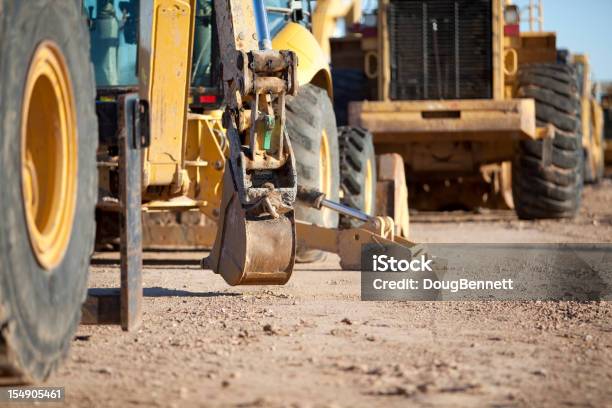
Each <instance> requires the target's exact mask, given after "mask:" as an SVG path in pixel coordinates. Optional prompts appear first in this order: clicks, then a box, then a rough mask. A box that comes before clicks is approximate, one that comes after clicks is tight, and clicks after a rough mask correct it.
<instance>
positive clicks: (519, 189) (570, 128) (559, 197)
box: [512, 63, 584, 219]
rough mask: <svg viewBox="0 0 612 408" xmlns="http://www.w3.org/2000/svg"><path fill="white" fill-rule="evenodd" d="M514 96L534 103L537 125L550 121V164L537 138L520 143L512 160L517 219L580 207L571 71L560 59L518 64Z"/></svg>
mask: <svg viewBox="0 0 612 408" xmlns="http://www.w3.org/2000/svg"><path fill="white" fill-rule="evenodd" d="M518 95H519V96H520V97H525V98H533V99H535V102H536V119H537V124H538V126H546V125H547V124H552V125H553V126H554V127H555V137H554V139H553V141H552V152H551V160H550V164H548V165H547V166H545V165H543V162H542V156H543V148H544V147H543V146H544V142H542V141H541V140H537V141H533V140H529V141H523V142H520V144H519V147H518V152H517V155H516V157H515V160H514V162H513V165H512V195H513V199H514V206H515V210H516V212H517V214H518V216H519V217H520V218H523V219H538V218H570V217H573V216H575V215H576V213H577V212H578V210H579V208H580V203H581V197H582V190H583V160H584V157H583V152H582V139H581V132H580V131H579V125H580V116H579V104H580V99H579V94H578V86H577V76H576V72H575V70H574V69H573V68H572V67H571V66H569V65H567V64H563V63H558V64H553V63H551V64H531V65H526V66H523V67H521V69H520V72H519V89H518Z"/></svg>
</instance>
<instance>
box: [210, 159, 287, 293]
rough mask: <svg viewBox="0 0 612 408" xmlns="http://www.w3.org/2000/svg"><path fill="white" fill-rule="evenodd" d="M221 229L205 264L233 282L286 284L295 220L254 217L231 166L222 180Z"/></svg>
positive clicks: (280, 216) (267, 216) (280, 217)
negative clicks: (237, 186)
mask: <svg viewBox="0 0 612 408" xmlns="http://www.w3.org/2000/svg"><path fill="white" fill-rule="evenodd" d="M223 186H224V187H223V198H222V203H221V215H220V220H219V221H220V222H219V225H220V228H219V229H217V239H216V240H215V245H214V247H213V249H212V251H211V254H210V257H209V258H206V259H205V260H204V261H205V263H204V266H205V267H207V268H210V269H212V270H213V271H215V272H216V273H219V274H220V275H221V276H222V277H223V279H225V281H226V282H227V283H228V284H230V285H283V284H285V283H287V281H288V280H289V278H290V277H291V272H292V271H293V265H294V263H295V239H296V238H295V219H294V212H293V210H290V211H288V212H286V213H284V214H282V215H279V216H278V217H277V218H274V217H273V216H271V215H269V214H264V215H258V216H253V215H250V214H249V212H248V211H246V210H245V208H244V207H243V206H242V204H241V202H240V198H239V196H238V193H237V189H236V187H235V185H234V181H233V179H232V172H231V170H230V169H228V170H226V172H225V175H224V182H223Z"/></svg>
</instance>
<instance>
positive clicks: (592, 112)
mask: <svg viewBox="0 0 612 408" xmlns="http://www.w3.org/2000/svg"><path fill="white" fill-rule="evenodd" d="M570 60H571V63H572V64H573V65H574V67H575V68H576V72H577V74H578V92H579V93H580V121H581V128H580V132H581V133H582V148H583V150H584V153H585V155H584V181H585V182H586V183H597V182H599V180H601V178H602V177H603V175H604V167H605V162H604V160H605V159H604V123H603V122H604V114H603V109H602V107H601V105H600V104H599V101H598V100H597V98H598V95H597V84H596V83H595V82H593V78H592V77H593V74H592V71H591V64H590V63H589V58H588V56H586V55H584V54H575V55H572V56H571V58H570Z"/></svg>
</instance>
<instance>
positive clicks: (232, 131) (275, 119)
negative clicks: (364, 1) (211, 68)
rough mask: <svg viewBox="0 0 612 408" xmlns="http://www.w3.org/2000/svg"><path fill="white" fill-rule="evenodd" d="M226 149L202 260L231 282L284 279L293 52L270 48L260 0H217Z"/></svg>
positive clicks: (292, 239) (291, 196)
mask: <svg viewBox="0 0 612 408" xmlns="http://www.w3.org/2000/svg"><path fill="white" fill-rule="evenodd" d="M215 9H216V19H217V27H218V34H219V46H220V51H221V52H220V54H221V63H222V67H223V78H222V80H223V88H224V98H225V102H226V108H225V112H224V114H223V126H224V127H225V129H226V130H227V138H228V140H229V143H230V155H229V159H228V163H227V164H228V165H227V167H226V171H225V175H224V180H223V195H222V203H221V211H220V217H219V227H218V231H217V238H216V241H215V245H214V247H213V250H212V252H211V255H210V257H209V258H207V259H206V262H205V264H206V265H207V266H208V267H210V268H211V269H213V271H215V272H216V273H219V274H221V275H222V276H223V278H224V279H225V280H226V281H227V282H228V283H229V284H230V285H239V284H243V285H244V284H284V283H285V282H287V280H289V278H290V276H291V272H292V270H293V265H294V262H295V246H296V234H295V218H294V209H293V204H294V202H295V198H296V188H297V178H296V171H295V160H294V157H293V151H292V149H291V144H290V142H289V137H288V136H287V133H286V130H285V96H286V95H295V93H296V92H297V87H298V84H297V79H296V75H297V69H296V68H297V58H296V56H295V54H294V53H293V52H291V51H275V50H272V49H271V43H270V33H269V31H268V27H267V21H266V14H265V13H266V12H265V8H264V4H263V0H253V1H244V0H215Z"/></svg>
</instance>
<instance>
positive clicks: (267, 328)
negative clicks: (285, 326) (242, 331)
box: [263, 323, 278, 335]
mask: <svg viewBox="0 0 612 408" xmlns="http://www.w3.org/2000/svg"><path fill="white" fill-rule="evenodd" d="M263 331H264V332H265V333H266V334H269V335H273V334H278V330H277V329H276V327H274V326H272V325H271V324H269V323H268V324H266V325H264V327H263Z"/></svg>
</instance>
